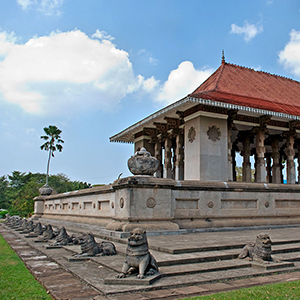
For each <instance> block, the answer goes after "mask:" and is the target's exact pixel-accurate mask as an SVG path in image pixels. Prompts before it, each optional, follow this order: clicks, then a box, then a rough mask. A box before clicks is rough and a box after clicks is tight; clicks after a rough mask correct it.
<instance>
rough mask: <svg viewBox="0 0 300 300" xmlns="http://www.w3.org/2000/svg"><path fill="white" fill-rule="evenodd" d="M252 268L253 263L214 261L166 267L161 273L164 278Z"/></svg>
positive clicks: (236, 260)
mask: <svg viewBox="0 0 300 300" xmlns="http://www.w3.org/2000/svg"><path fill="white" fill-rule="evenodd" d="M251 266H252V265H251V262H249V261H246V260H240V259H234V260H226V261H213V262H202V263H193V264H185V265H173V266H164V267H160V268H159V271H160V272H161V273H162V276H163V277H167V276H180V275H187V274H197V273H206V272H217V271H223V270H232V269H241V268H251Z"/></svg>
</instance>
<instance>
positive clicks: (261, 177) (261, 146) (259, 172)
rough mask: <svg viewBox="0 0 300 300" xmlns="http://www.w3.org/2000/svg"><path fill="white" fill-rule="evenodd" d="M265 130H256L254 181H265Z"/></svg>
mask: <svg viewBox="0 0 300 300" xmlns="http://www.w3.org/2000/svg"><path fill="white" fill-rule="evenodd" d="M265 152H266V149H265V130H258V131H257V133H256V161H255V163H256V168H255V173H256V182H266V180H267V178H266V164H265Z"/></svg>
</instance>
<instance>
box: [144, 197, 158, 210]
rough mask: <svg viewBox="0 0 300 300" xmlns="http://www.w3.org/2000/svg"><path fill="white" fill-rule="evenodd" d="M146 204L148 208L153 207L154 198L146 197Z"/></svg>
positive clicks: (154, 203)
mask: <svg viewBox="0 0 300 300" xmlns="http://www.w3.org/2000/svg"><path fill="white" fill-rule="evenodd" d="M146 205H147V207H149V208H153V207H154V206H155V205H156V201H155V199H153V198H149V199H147V201H146Z"/></svg>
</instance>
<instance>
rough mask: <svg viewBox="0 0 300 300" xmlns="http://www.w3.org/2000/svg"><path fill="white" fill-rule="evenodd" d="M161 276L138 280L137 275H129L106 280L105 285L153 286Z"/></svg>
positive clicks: (156, 275)
mask: <svg viewBox="0 0 300 300" xmlns="http://www.w3.org/2000/svg"><path fill="white" fill-rule="evenodd" d="M161 276H162V275H161V274H160V273H158V274H155V275H153V276H145V277H144V278H143V279H138V278H136V275H128V276H127V277H125V278H106V279H104V284H113V285H151V284H152V283H153V282H155V281H156V280H158V279H160V278H161Z"/></svg>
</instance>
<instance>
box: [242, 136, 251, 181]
mask: <svg viewBox="0 0 300 300" xmlns="http://www.w3.org/2000/svg"><path fill="white" fill-rule="evenodd" d="M241 154H242V156H243V181H244V182H251V163H250V155H251V149H250V137H249V136H246V137H245V138H244V140H243V150H242V153H241Z"/></svg>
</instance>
